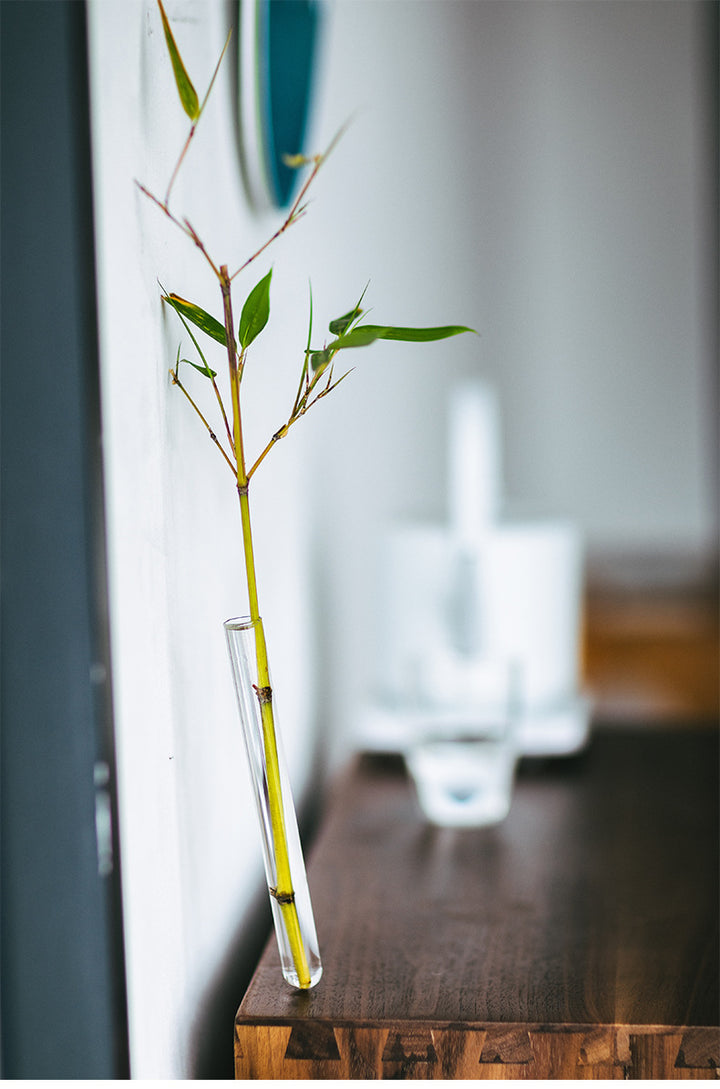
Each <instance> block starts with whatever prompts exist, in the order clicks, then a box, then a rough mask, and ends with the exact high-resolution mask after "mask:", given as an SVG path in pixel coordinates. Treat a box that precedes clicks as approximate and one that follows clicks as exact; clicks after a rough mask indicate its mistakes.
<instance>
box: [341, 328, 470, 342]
mask: <svg viewBox="0 0 720 1089" xmlns="http://www.w3.org/2000/svg"><path fill="white" fill-rule="evenodd" d="M371 330H374V331H375V339H376V340H405V341H409V342H410V343H413V344H424V343H427V342H428V341H431V340H444V339H445V338H446V337H454V336H457V335H458V334H459V333H474V332H475V330H474V329H470V328H468V326H467V325H436V326H434V327H433V328H426V329H422V328H421V329H414V328H407V327H404V326H400V325H389V326H387V325H386V326H379V325H362V326H360V327H359V328H357V329H354V330H353V332H354V333H360V332H362V331H367V332H368V333H370V331H371Z"/></svg>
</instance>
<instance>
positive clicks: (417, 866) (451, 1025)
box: [236, 727, 720, 1079]
mask: <svg viewBox="0 0 720 1089" xmlns="http://www.w3.org/2000/svg"><path fill="white" fill-rule="evenodd" d="M718 779H719V774H718V733H717V731H716V730H715V729H712V728H706V729H700V728H692V729H689V728H687V727H685V728H684V729H682V730H680V729H678V730H674V729H670V728H664V729H655V730H650V729H641V728H633V729H632V730H630V729H621V728H615V729H612V730H596V732H595V734H594V736H593V738H592V741H591V744H590V746H589V748H588V749H587V750H586V751H585V752H584V753H583V754H581V755H580V756H578V757H575V758H569V759H565V760H555V761H544V762H542V763H537V764H527V766H525V765H523V766H522V767H521V770H520V774H519V777H518V782H517V787H516V791H515V796H514V800H513V805H512V808H511V811H510V815H509V816H508V818H507V819H506V820H505V821H504V822H503V823H502V824H501V825H499V826H497V827H495V828H488V829H477V830H462V831H458V830H446V829H433V828H431V827H429V826H427V825H426V824H424V823H423V820H422V818H421V816H420V814H419V811H418V810H417V807H416V803H415V800H414V796H413V792H412V788H411V785H410V783H409V781H408V780H407V778H406V776H405V774H404V770H403V767H402V764H401V762H400V761H399V760H393V759H387V758H385V759H382V758H370V757H362V758H359V759H358V760H357V761H356V762H355V763H354V764H353V765H352V767H351V768H350V769H349V770H348V771H347V773H346V774H345V775H344V776H342V777H341V779H340V780H339V781H338V783H337V784H336V787H335V790H334V792H333V796H332V799H331V801H330V805H329V807H328V811H327V816H326V818H325V820H324V823H323V825H322V828H321V831H320V834H319V837H318V840H317V842H316V844H315V846H314V849H313V851H312V855H311V861H310V866H309V877H310V885H311V890H312V895H313V903H314V907H315V914H316V920H317V928H318V934H319V938H320V946H321V954H322V957H323V964H324V975H323V978H322V980H321V981H320V983H319V984H318V985H317V987H316V988H314V989H313V990H312V991H311V992H309V993H300V992H296V991H293V990H292V989H291V988H289V987H288V986H287V985H285V984H284V983H283V981H282V978H281V975H280V970H279V963H278V958H277V953H276V950H275V947H274V938H273V940H272V941H271V943H270V944H269V946H268V948H267V950H266V952H265V954H264V956H263V958H262V960H261V962H260V965H259V966H258V969H257V972H256V974H255V976H254V978H253V980H252V982H251V984H250V987H249V989H248V991H247V994H246V996H245V998H244V1000H243V1002H242V1005H241V1006H240V1009H239V1011H238V1016H237V1021H236V1070H237V1076H238V1077H241V1078H249V1077H259V1078H285V1079H287V1078H324V1077H327V1078H331V1077H339V1078H343V1077H344V1078H366V1077H367V1078H379V1077H395V1078H398V1077H400V1078H403V1077H406V1078H418V1077H423V1078H438V1077H441V1078H454V1077H458V1078H459V1077H462V1078H485V1077H491V1078H498V1077H500V1078H503V1077H505V1078H519V1077H522V1078H525V1077H531V1078H532V1077H539V1078H552V1077H563V1078H568V1077H569V1078H575V1077H581V1076H592V1077H610V1078H613V1077H614V1078H624V1077H628V1076H629V1077H662V1078H666V1077H685V1078H687V1077H690V1078H697V1077H715V1075H716V1070H717V1068H718V1067H720V1030H719V1029H718V1028H717V1026H718V1025H719V1024H720V1017H719V1013H718V929H719V927H718V903H719V900H718V815H719V809H718Z"/></svg>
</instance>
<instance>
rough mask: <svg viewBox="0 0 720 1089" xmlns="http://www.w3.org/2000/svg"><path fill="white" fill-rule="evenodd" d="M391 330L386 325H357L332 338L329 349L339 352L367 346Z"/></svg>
mask: <svg viewBox="0 0 720 1089" xmlns="http://www.w3.org/2000/svg"><path fill="white" fill-rule="evenodd" d="M389 331H390V329H389V327H387V326H385V325H356V326H355V328H354V329H351V330H350V332H349V333H345V334H344V335H343V336H340V337H338V338H337V339H336V340H331V341H330V343H329V344H328V351H333V352H339V351H341V350H342V349H343V348H365V347H366V346H367V345H368V344H373V343H374V342H375V341H376V340H381V339H382V338H383V337H384V336H385V334H386V333H388V332H389Z"/></svg>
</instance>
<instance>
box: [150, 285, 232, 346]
mask: <svg viewBox="0 0 720 1089" xmlns="http://www.w3.org/2000/svg"><path fill="white" fill-rule="evenodd" d="M163 299H164V300H165V302H166V303H168V304H169V305H170V306H172V308H173V310H176V311H177V313H178V314H181V315H182V316H183V317H185V318H187V320H188V321H191V322H192V323H193V325H196V326H197V328H198V329H202V331H203V333H206V334H207V335H208V336H209V337H212V338H213V340H216V341H217V342H218V344H227V340H226V338H225V327H224V326H223V325H221V324H220V322H219V321H217V320H216V319H215V318H214V317H213V316H212V314H208V312H207V311H206V310H203V308H202V307H201V306H196V304H195V303H191V302H188V301H187V299H182V298H181V297H180V296H179V295H175V294H174V293H171V294H170V295H163Z"/></svg>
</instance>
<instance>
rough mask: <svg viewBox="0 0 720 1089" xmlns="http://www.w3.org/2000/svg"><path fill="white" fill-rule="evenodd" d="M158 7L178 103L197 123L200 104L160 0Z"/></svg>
mask: <svg viewBox="0 0 720 1089" xmlns="http://www.w3.org/2000/svg"><path fill="white" fill-rule="evenodd" d="M158 7H159V8H160V15H161V17H162V24H163V30H164V31H165V42H166V43H167V48H168V53H169V54H170V62H171V64H172V66H173V72H174V73H175V83H176V84H177V89H178V94H179V95H180V102H181V103H182V108H183V109H184V110H185V113H186V114H187V115H188V117H189V118H190V120H191V121H197V119H198V117H199V116H200V104H199V102H198V96H197V91H196V90H195V88H194V87H193V85H192V81H191V79H190V76H189V75H188V74H187V71H186V70H185V65H184V64H183V62H182V57H181V56H180V51H179V50H178V47H177V45H176V44H175V39H174V38H173V33H172V30H171V29H170V23H169V22H168V17H167V15H166V14H165V8H164V7H163V6H162V0H158Z"/></svg>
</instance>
